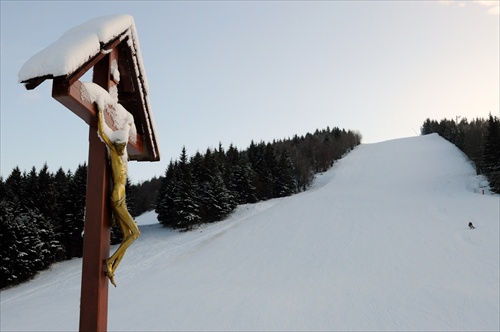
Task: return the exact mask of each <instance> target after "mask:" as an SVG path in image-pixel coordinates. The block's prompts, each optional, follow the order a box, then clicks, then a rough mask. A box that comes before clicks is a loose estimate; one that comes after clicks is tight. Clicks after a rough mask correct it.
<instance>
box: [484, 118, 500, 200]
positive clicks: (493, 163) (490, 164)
mask: <svg viewBox="0 0 500 332" xmlns="http://www.w3.org/2000/svg"><path fill="white" fill-rule="evenodd" d="M483 155H484V158H483V165H484V171H485V174H486V176H487V177H488V180H489V181H490V188H491V189H492V191H494V192H496V193H500V120H499V119H498V118H497V117H493V116H492V115H491V114H490V117H489V119H488V133H487V136H486V140H485V143H484V154H483Z"/></svg>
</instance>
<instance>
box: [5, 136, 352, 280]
mask: <svg viewBox="0 0 500 332" xmlns="http://www.w3.org/2000/svg"><path fill="white" fill-rule="evenodd" d="M360 141H361V136H360V135H359V134H357V133H354V132H351V131H347V132H346V131H345V130H340V129H338V128H334V129H333V130H330V129H326V130H322V131H316V132H315V133H314V134H307V135H306V136H301V137H298V136H295V137H294V138H293V139H287V140H282V141H275V142H273V143H267V144H265V143H263V142H261V143H258V144H255V143H252V144H251V145H250V147H249V148H248V149H247V150H245V151H238V150H237V149H236V148H234V147H232V146H230V147H229V149H228V150H227V151H224V149H223V148H222V146H219V147H218V149H214V150H212V149H207V151H206V152H205V154H203V155H202V154H200V153H197V154H196V155H194V156H193V157H191V158H189V160H188V157H187V155H186V151H185V149H183V152H182V154H181V158H180V160H179V161H176V162H171V163H170V165H169V167H168V169H167V170H166V174H165V177H160V178H156V177H155V178H153V179H151V180H149V181H145V182H143V183H140V184H134V185H131V184H130V182H129V181H127V186H126V192H127V207H128V209H129V211H130V213H131V214H132V216H134V217H135V216H138V215H140V214H141V213H144V212H146V211H149V210H152V209H154V208H155V207H156V209H157V210H158V211H159V216H158V218H159V220H160V222H162V223H163V224H164V225H166V226H170V227H173V228H180V229H190V228H191V227H193V226H194V225H196V224H197V223H205V222H212V221H216V220H221V219H223V218H224V216H226V215H227V214H228V213H230V212H231V211H232V210H233V209H234V208H235V206H236V204H241V203H251V202H257V201H259V200H264V199H269V198H273V197H282V196H287V195H291V194H293V193H295V192H298V191H301V190H305V189H306V188H307V186H308V185H309V183H310V182H311V180H312V179H313V175H314V173H315V172H318V171H324V170H326V169H328V167H330V166H331V165H332V164H333V161H334V160H335V159H338V158H340V157H341V156H342V155H343V154H344V153H346V152H347V151H349V150H350V149H352V148H353V147H355V146H356V145H358V144H359V143H360ZM86 188H87V165H86V164H83V165H79V166H78V167H77V169H76V170H75V171H74V173H73V172H71V171H67V172H65V171H64V170H63V169H62V168H59V170H58V171H57V172H55V173H52V172H50V171H49V169H48V166H47V165H44V166H43V167H42V169H40V170H39V171H37V169H36V168H35V167H33V168H32V169H31V170H30V171H29V172H26V171H23V172H22V171H21V170H20V169H19V167H16V168H14V169H13V170H12V172H11V173H10V175H9V176H7V177H6V178H5V179H4V178H2V177H0V288H4V287H7V286H11V285H15V284H18V283H21V282H23V281H26V280H28V279H30V278H32V277H33V276H34V275H36V274H37V272H38V271H41V270H44V269H46V268H48V267H49V266H50V265H51V264H52V263H54V262H58V261H63V260H68V259H71V258H74V257H81V256H82V252H83V228H84V218H85V196H86ZM121 240H122V238H121V232H120V231H119V230H118V229H117V228H115V227H113V228H112V232H111V242H112V244H115V243H119V242H121Z"/></svg>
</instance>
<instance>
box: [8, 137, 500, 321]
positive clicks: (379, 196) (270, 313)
mask: <svg viewBox="0 0 500 332" xmlns="http://www.w3.org/2000/svg"><path fill="white" fill-rule="evenodd" d="M478 183H479V179H478V177H477V176H476V175H475V172H474V170H473V168H472V167H471V165H470V163H469V162H468V161H467V160H466V158H465V157H464V156H463V154H462V153H461V152H460V151H459V150H458V149H456V148H455V147H454V146H453V145H452V144H450V143H449V142H447V141H445V140H444V139H442V138H440V137H439V136H437V135H428V136H421V137H414V138H406V139H398V140H392V141H387V142H382V143H376V144H366V145H361V146H359V147H357V148H356V149H355V150H354V151H352V152H351V153H349V154H348V155H347V156H346V157H345V158H343V159H341V160H339V161H338V162H336V163H335V165H334V166H333V167H332V169H331V170H329V171H327V172H325V173H323V174H320V175H317V177H316V179H315V182H314V184H313V186H312V187H311V189H310V190H308V191H306V192H303V193H300V194H297V195H294V196H291V197H287V198H280V199H273V200H270V201H266V202H261V203H257V204H249V205H242V206H239V207H238V208H237V210H236V211H235V212H234V213H233V214H232V215H231V216H230V217H229V218H228V219H227V220H225V221H222V222H219V223H215V224H211V225H202V226H201V227H199V228H197V229H195V230H193V231H191V232H186V233H182V232H177V231H172V230H168V229H165V228H163V227H162V226H161V225H159V224H158V223H157V222H156V215H155V214H154V212H149V213H147V214H145V215H143V216H141V217H139V218H137V222H138V224H139V227H140V229H141V236H140V237H139V239H138V240H137V241H136V242H135V243H134V244H133V245H132V247H131V248H130V249H129V250H128V251H127V253H126V255H125V257H124V259H123V261H122V264H121V265H120V267H119V269H118V271H117V273H116V277H115V280H116V282H117V283H118V287H117V288H113V287H112V286H110V289H109V320H108V329H109V330H110V331H118V330H119V331H125V330H128V331H164V330H175V331H179V330H217V331H221V330H233V331H234V330H245V331H248V330H286V331H293V330H393V331H396V330H397V331H402V330H425V331H428V330H447V331H458V330H462V331H470V330H475V331H478V330H499V329H500V323H499V320H500V318H499V301H500V299H499V269H500V266H499V264H500V263H499V259H500V257H499V250H500V248H499V218H500V212H499V208H500V207H499V206H500V198H499V196H498V195H496V196H483V195H479V194H476V193H474V190H475V189H477V187H478ZM469 221H472V222H473V223H474V224H475V225H476V227H477V228H476V229H475V230H470V229H468V227H467V224H468V222H469ZM115 249H116V247H113V248H112V249H111V250H112V251H114V250H115ZM80 273H81V260H80V259H74V260H71V261H69V262H63V263H59V264H56V265H54V266H53V267H52V268H51V269H50V270H49V271H45V272H43V273H41V274H40V275H39V276H38V277H37V278H35V280H33V281H31V282H29V283H26V284H23V285H20V286H18V287H14V288H12V289H8V290H4V291H2V292H1V293H0V295H1V325H0V328H1V330H2V331H14V330H24V331H26V330H30V331H36V330H38V331H45V330H51V331H56V330H59V331H68V330H77V329H78V319H79V318H78V315H79V303H78V300H79V297H80V294H79V292H80Z"/></svg>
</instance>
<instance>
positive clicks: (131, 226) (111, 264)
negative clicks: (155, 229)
mask: <svg viewBox="0 0 500 332" xmlns="http://www.w3.org/2000/svg"><path fill="white" fill-rule="evenodd" d="M114 212H115V214H116V216H117V220H118V224H119V225H120V228H121V229H122V233H123V241H122V243H121V244H120V246H119V247H118V249H117V250H116V251H115V253H114V254H113V255H112V256H111V257H110V258H108V259H107V260H106V265H107V268H108V270H110V271H111V273H114V271H116V269H117V267H118V265H119V264H120V261H121V260H122V258H123V256H124V255H125V251H126V250H127V248H128V247H129V246H130V245H131V244H132V243H133V242H134V241H135V240H136V239H137V238H138V237H139V235H140V232H139V228H138V227H137V224H136V223H135V221H134V219H133V218H132V216H131V215H130V213H129V212H128V210H127V208H126V206H125V205H120V206H117V207H115V208H114Z"/></svg>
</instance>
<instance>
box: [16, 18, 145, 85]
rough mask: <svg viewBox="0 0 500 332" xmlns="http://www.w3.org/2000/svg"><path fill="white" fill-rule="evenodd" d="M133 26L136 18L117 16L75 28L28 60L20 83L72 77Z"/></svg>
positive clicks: (21, 71) (19, 76)
mask: <svg viewBox="0 0 500 332" xmlns="http://www.w3.org/2000/svg"><path fill="white" fill-rule="evenodd" d="M133 26H134V19H133V17H132V16H130V15H113V16H104V17H99V18H95V19H93V20H90V21H88V22H86V23H83V24H81V25H79V26H77V27H74V28H73V29H71V30H68V31H67V32H66V33H64V34H63V35H62V36H61V38H59V39H58V40H57V41H55V42H54V43H52V44H51V45H49V46H47V47H46V48H44V49H43V50H41V51H40V52H38V53H37V54H35V55H34V56H32V57H31V58H30V59H29V60H28V61H26V63H24V65H23V66H22V67H21V70H20V71H19V74H18V79H19V82H27V81H29V80H31V79H34V78H39V77H47V78H52V77H57V76H67V75H70V74H72V73H73V72H75V71H76V70H78V69H79V68H80V67H81V66H82V65H83V64H85V63H86V62H87V61H88V60H89V59H91V58H92V57H94V56H95V55H96V54H98V53H99V52H100V51H101V46H102V45H105V44H107V43H108V42H109V41H111V40H113V39H114V38H116V37H118V36H120V35H122V34H124V33H125V32H126V31H127V30H129V29H130V28H131V27H133ZM134 30H135V29H134Z"/></svg>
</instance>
